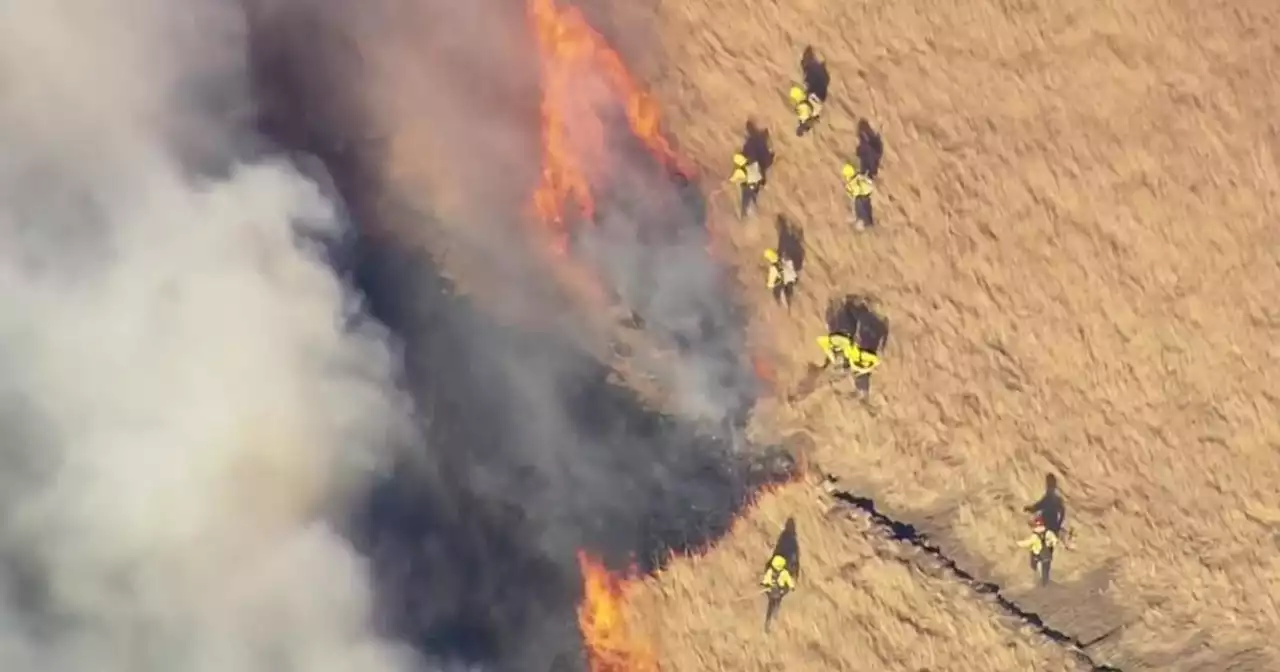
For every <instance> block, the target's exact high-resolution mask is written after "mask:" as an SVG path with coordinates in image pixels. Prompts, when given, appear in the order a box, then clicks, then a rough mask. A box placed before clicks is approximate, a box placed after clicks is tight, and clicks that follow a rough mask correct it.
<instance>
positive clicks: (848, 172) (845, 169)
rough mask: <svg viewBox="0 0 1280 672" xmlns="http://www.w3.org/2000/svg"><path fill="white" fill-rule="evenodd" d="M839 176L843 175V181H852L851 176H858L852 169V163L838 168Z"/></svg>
mask: <svg viewBox="0 0 1280 672" xmlns="http://www.w3.org/2000/svg"><path fill="white" fill-rule="evenodd" d="M840 174H841V175H844V179H846V180H852V179H853V176H854V175H857V174H858V171H857V169H856V168H854V167H853V164H852V163H846V164H844V165H843V166H841V167H840Z"/></svg>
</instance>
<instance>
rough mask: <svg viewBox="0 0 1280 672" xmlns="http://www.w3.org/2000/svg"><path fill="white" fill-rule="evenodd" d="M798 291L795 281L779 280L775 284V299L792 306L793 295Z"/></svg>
mask: <svg viewBox="0 0 1280 672" xmlns="http://www.w3.org/2000/svg"><path fill="white" fill-rule="evenodd" d="M795 292H796V285H795V283H786V282H779V283H778V284H776V285H774V286H773V300H774V301H777V302H778V303H781V304H782V305H784V306H786V307H788V308H790V307H791V297H792V296H793V295H794V294H795Z"/></svg>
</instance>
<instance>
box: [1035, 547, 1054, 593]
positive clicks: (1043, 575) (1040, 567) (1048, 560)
mask: <svg viewBox="0 0 1280 672" xmlns="http://www.w3.org/2000/svg"><path fill="white" fill-rule="evenodd" d="M1030 555H1031V571H1033V572H1036V571H1038V572H1040V585H1042V586H1047V585H1049V569H1050V567H1052V566H1053V549H1052V548H1046V549H1044V550H1043V551H1040V554H1039V555H1036V554H1034V553H1032V554H1030Z"/></svg>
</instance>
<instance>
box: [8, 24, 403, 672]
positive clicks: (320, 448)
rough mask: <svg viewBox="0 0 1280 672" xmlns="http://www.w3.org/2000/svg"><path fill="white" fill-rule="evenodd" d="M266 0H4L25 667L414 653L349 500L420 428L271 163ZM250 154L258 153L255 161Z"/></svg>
mask: <svg viewBox="0 0 1280 672" xmlns="http://www.w3.org/2000/svg"><path fill="white" fill-rule="evenodd" d="M245 47H246V43H245V25H244V18H243V16H242V15H241V13H240V10H239V7H238V6H237V5H235V4H234V3H229V2H218V1H217V0H76V1H70V0H61V1H55V0H50V1H46V2H8V3H3V5H0V670H5V671H6V672H9V671H13V672H20V671H26V670H30V671H36V670H39V671H41V672H89V671H93V672H148V671H155V672H204V671H206V670H208V671H217V672H282V671H288V670H297V671H299V672H325V671H328V670H331V671H334V672H338V671H342V672H349V671H352V670H359V671H360V672H400V671H403V670H410V669H416V666H417V663H416V662H415V660H414V657H413V656H411V655H410V653H409V652H408V651H407V650H406V649H405V648H404V647H401V646H399V645H397V644H396V643H394V642H390V641H386V640H384V639H383V638H382V637H380V636H379V635H378V634H377V633H376V632H374V630H373V628H372V624H371V622H372V616H371V614H372V611H373V595H372V591H371V587H370V576H369V572H368V569H367V567H366V566H365V562H364V560H363V559H362V558H361V557H360V556H359V555H358V554H357V553H356V552H355V551H354V550H353V549H352V548H351V547H350V545H349V544H348V543H347V542H346V541H345V540H344V539H343V538H342V537H341V536H339V535H338V534H337V533H336V532H335V529H334V527H333V526H332V524H331V523H330V521H331V520H333V519H334V518H335V517H336V516H339V515H340V514H341V512H342V511H343V509H344V508H345V507H346V506H347V505H348V504H349V502H350V498H351V497H353V496H356V495H359V494H360V493H361V492H362V486H363V484H364V483H365V482H366V481H367V480H368V479H369V478H370V477H372V476H374V475H375V474H377V473H378V472H379V470H380V469H381V468H382V466H383V465H384V464H385V463H386V461H387V459H388V458H389V457H391V455H390V448H389V446H391V445H393V444H394V443H395V442H396V441H397V440H399V439H402V438H403V437H404V436H406V435H407V434H408V433H409V432H410V425H409V420H408V415H407V413H406V411H405V404H404V401H403V400H402V399H401V397H400V394H399V393H398V392H397V391H396V389H395V387H394V385H393V384H392V382H391V380H392V376H393V370H394V367H395V364H394V359H393V357H392V354H391V350H390V349H389V348H388V342H387V340H386V338H385V337H384V335H383V334H382V333H381V332H380V331H379V330H378V329H376V328H375V327H373V326H371V325H370V324H369V323H368V322H366V321H362V320H361V319H360V313H361V308H360V305H359V303H358V302H357V301H356V300H355V299H354V298H353V295H352V294H351V293H350V292H349V291H348V290H347V289H346V288H345V287H344V286H343V284H342V283H341V282H340V281H339V279H338V278H336V277H335V276H334V275H333V273H332V272H330V270H329V269H328V267H327V265H326V263H325V261H324V258H323V256H322V251H321V250H320V249H319V248H318V247H317V246H315V245H308V244H306V243H303V242H300V238H299V237H298V236H297V235H296V234H297V230H298V229H299V227H302V228H305V229H306V231H307V233H308V236H309V238H311V239H316V238H323V237H324V236H328V235H335V234H337V233H338V232H339V229H340V228H341V226H342V224H341V222H340V220H339V218H338V217H337V216H336V215H335V210H334V206H333V204H332V203H331V201H330V199H329V198H328V197H326V195H325V194H323V193H322V192H321V190H320V189H319V188H318V187H317V186H316V185H315V183H314V182H313V181H312V180H309V179H308V178H307V177H305V176H303V175H302V174H300V172H299V171H298V170H297V169H296V168H295V167H293V166H292V165H290V164H288V163H286V162H283V161H280V160H273V159H270V158H258V159H254V160H248V159H244V158H243V157H245V156H247V155H246V154H245V153H244V152H242V151H241V150H243V149H246V148H249V147H251V145H252V142H251V136H250V135H249V134H246V133H245V132H244V131H245V128H244V126H243V122H244V121H245V120H246V119H247V113H248V112H250V111H251V109H252V108H251V105H250V101H249V100H248V99H247V96H246V91H247V90H248V89H247V79H246V72H245V62H246V58H245ZM238 156H239V157H240V158H237V157H238Z"/></svg>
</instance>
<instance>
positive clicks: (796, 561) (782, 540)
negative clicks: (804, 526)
mask: <svg viewBox="0 0 1280 672" xmlns="http://www.w3.org/2000/svg"><path fill="white" fill-rule="evenodd" d="M773 555H781V556H782V557H784V558H786V559H787V568H788V571H790V572H791V576H792V578H794V579H799V578H800V538H799V536H798V535H797V534H796V519H795V517H794V516H789V517H787V522H786V523H784V524H783V525H782V532H781V533H779V534H778V538H777V540H776V541H774V542H773ZM769 557H770V558H772V557H773V556H772V555H771V556H769Z"/></svg>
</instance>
